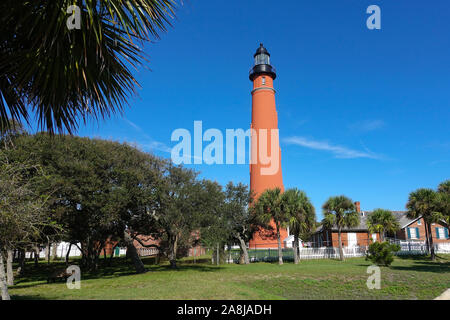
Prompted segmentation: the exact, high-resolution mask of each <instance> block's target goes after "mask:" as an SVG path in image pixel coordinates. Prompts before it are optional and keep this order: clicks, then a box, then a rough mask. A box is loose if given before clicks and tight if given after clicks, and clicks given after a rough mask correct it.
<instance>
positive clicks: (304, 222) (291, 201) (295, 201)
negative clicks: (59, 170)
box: [283, 188, 316, 264]
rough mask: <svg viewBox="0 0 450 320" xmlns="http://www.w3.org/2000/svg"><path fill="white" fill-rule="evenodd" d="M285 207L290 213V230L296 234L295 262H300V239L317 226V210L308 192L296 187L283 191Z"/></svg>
mask: <svg viewBox="0 0 450 320" xmlns="http://www.w3.org/2000/svg"><path fill="white" fill-rule="evenodd" d="M283 209H284V210H285V212H286V213H287V214H288V219H289V220H288V221H289V231H290V233H291V234H293V235H294V263H295V264H298V261H299V255H298V242H299V239H302V240H306V239H308V238H309V237H310V235H311V233H312V231H313V230H314V228H315V226H316V211H315V209H314V206H313V205H312V203H311V201H310V200H309V198H308V197H307V196H306V193H305V192H303V191H300V190H297V189H295V188H294V189H289V190H286V192H285V193H283Z"/></svg>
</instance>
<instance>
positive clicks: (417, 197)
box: [406, 188, 442, 260]
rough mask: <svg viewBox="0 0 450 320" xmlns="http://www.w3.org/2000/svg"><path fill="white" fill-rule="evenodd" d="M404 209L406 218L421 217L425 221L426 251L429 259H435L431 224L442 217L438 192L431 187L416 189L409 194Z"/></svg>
mask: <svg viewBox="0 0 450 320" xmlns="http://www.w3.org/2000/svg"><path fill="white" fill-rule="evenodd" d="M406 209H408V213H407V215H408V218H411V219H417V218H419V217H422V218H423V220H424V222H425V231H426V238H427V241H426V243H427V247H428V251H429V252H430V253H431V260H435V259H436V254H435V252H434V245H433V234H432V233H431V224H432V223H435V222H438V221H439V220H440V219H441V218H442V214H441V213H440V204H439V201H438V193H437V192H435V191H434V190H432V189H426V188H422V189H417V190H416V191H414V192H411V193H410V194H409V198H408V202H407V203H406Z"/></svg>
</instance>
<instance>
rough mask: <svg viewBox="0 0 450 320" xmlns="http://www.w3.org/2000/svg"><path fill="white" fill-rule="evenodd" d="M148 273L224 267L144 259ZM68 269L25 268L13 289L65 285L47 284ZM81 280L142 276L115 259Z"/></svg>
mask: <svg viewBox="0 0 450 320" xmlns="http://www.w3.org/2000/svg"><path fill="white" fill-rule="evenodd" d="M142 260H143V262H144V265H145V267H146V268H147V272H146V273H143V274H151V273H152V272H179V271H180V272H187V271H194V272H216V271H220V270H222V269H223V268H224V267H221V266H216V265H207V264H205V261H206V262H210V260H204V259H203V260H199V261H198V262H197V263H195V264H194V263H193V261H192V262H191V261H182V260H181V261H179V262H178V263H177V268H171V267H170V265H169V264H166V263H162V264H160V265H157V264H155V263H152V264H149V262H150V263H151V262H152V260H151V259H148V258H144V259H142ZM65 268H66V265H65V263H63V262H52V263H51V264H39V265H38V266H37V267H36V266H34V265H31V264H29V265H27V266H26V268H25V273H24V274H23V275H21V276H19V277H17V278H16V281H15V285H14V286H13V287H12V288H17V289H19V288H30V287H36V286H42V285H51V284H53V283H59V284H61V283H65V281H64V279H58V280H56V281H55V282H51V283H50V284H49V283H47V279H48V277H49V275H50V274H51V273H52V272H54V271H55V270H59V269H61V270H63V269H65ZM81 274H82V276H81V280H92V279H108V278H109V279H111V278H117V277H126V276H136V275H142V274H137V273H136V271H135V269H134V267H133V264H132V263H131V262H130V261H127V260H126V259H124V258H117V259H114V260H113V261H112V262H111V264H110V265H108V264H103V265H102V264H100V266H99V269H98V270H97V271H83V270H82V271H81Z"/></svg>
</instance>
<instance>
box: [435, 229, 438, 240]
mask: <svg viewBox="0 0 450 320" xmlns="http://www.w3.org/2000/svg"><path fill="white" fill-rule="evenodd" d="M435 229H436V239H439V228H437V227H436V228H435Z"/></svg>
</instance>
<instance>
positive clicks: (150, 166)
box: [5, 134, 161, 272]
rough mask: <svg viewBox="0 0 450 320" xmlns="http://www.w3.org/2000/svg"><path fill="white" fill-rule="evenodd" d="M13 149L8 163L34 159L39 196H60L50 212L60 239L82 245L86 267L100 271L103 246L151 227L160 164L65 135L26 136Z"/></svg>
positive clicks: (114, 147)
mask: <svg viewBox="0 0 450 320" xmlns="http://www.w3.org/2000/svg"><path fill="white" fill-rule="evenodd" d="M15 144H16V148H15V149H11V150H9V151H8V157H9V159H10V160H11V161H14V162H15V163H21V162H23V161H24V159H25V158H26V157H32V159H33V160H32V161H33V163H35V164H38V165H40V166H41V167H42V169H43V171H44V173H45V176H46V177H47V179H46V180H41V182H40V183H36V192H37V193H38V194H49V192H48V191H49V190H56V191H55V192H52V193H50V194H51V197H50V198H49V201H48V205H47V208H46V210H47V211H48V212H49V213H50V214H51V216H52V219H54V220H55V221H58V222H59V223H60V224H61V225H62V226H63V228H64V231H65V232H64V235H63V238H61V239H64V240H66V241H69V242H70V243H73V244H77V243H81V247H80V248H79V249H80V250H81V252H82V260H81V262H82V266H83V267H85V268H88V269H96V268H97V266H98V258H99V254H100V252H101V251H102V249H103V247H104V245H105V243H106V242H107V241H109V240H111V239H124V238H125V237H126V236H125V234H124V232H125V231H126V230H127V231H129V229H130V228H132V227H135V226H136V225H137V223H136V221H139V222H141V223H142V221H143V220H144V221H146V223H151V222H150V220H151V219H152V218H153V217H152V216H151V215H149V214H147V213H148V210H149V208H150V207H151V206H152V205H154V202H155V201H156V200H155V199H156V196H155V192H156V191H155V190H157V186H156V183H158V179H157V174H156V173H155V172H158V170H159V169H158V168H159V166H160V162H161V161H160V160H159V159H158V158H155V157H153V156H151V155H149V154H146V153H143V152H141V151H139V150H137V149H135V148H133V147H131V146H128V145H126V144H120V143H116V142H111V141H105V140H99V139H89V138H79V137H72V136H64V135H62V136H57V137H51V136H49V135H48V134H37V135H28V136H27V135H25V136H21V137H20V138H17V139H15ZM5 152H6V151H5ZM142 225H143V226H144V225H146V224H144V223H142ZM49 235H51V233H50V232H49V231H47V232H44V236H49ZM128 248H129V249H131V250H132V248H131V246H129V243H128ZM136 255H137V253H135V256H136ZM136 261H137V260H136V259H135V262H136ZM135 265H136V266H137V264H136V263H135ZM141 267H142V266H141ZM137 271H138V272H142V269H139V270H138V268H137Z"/></svg>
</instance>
